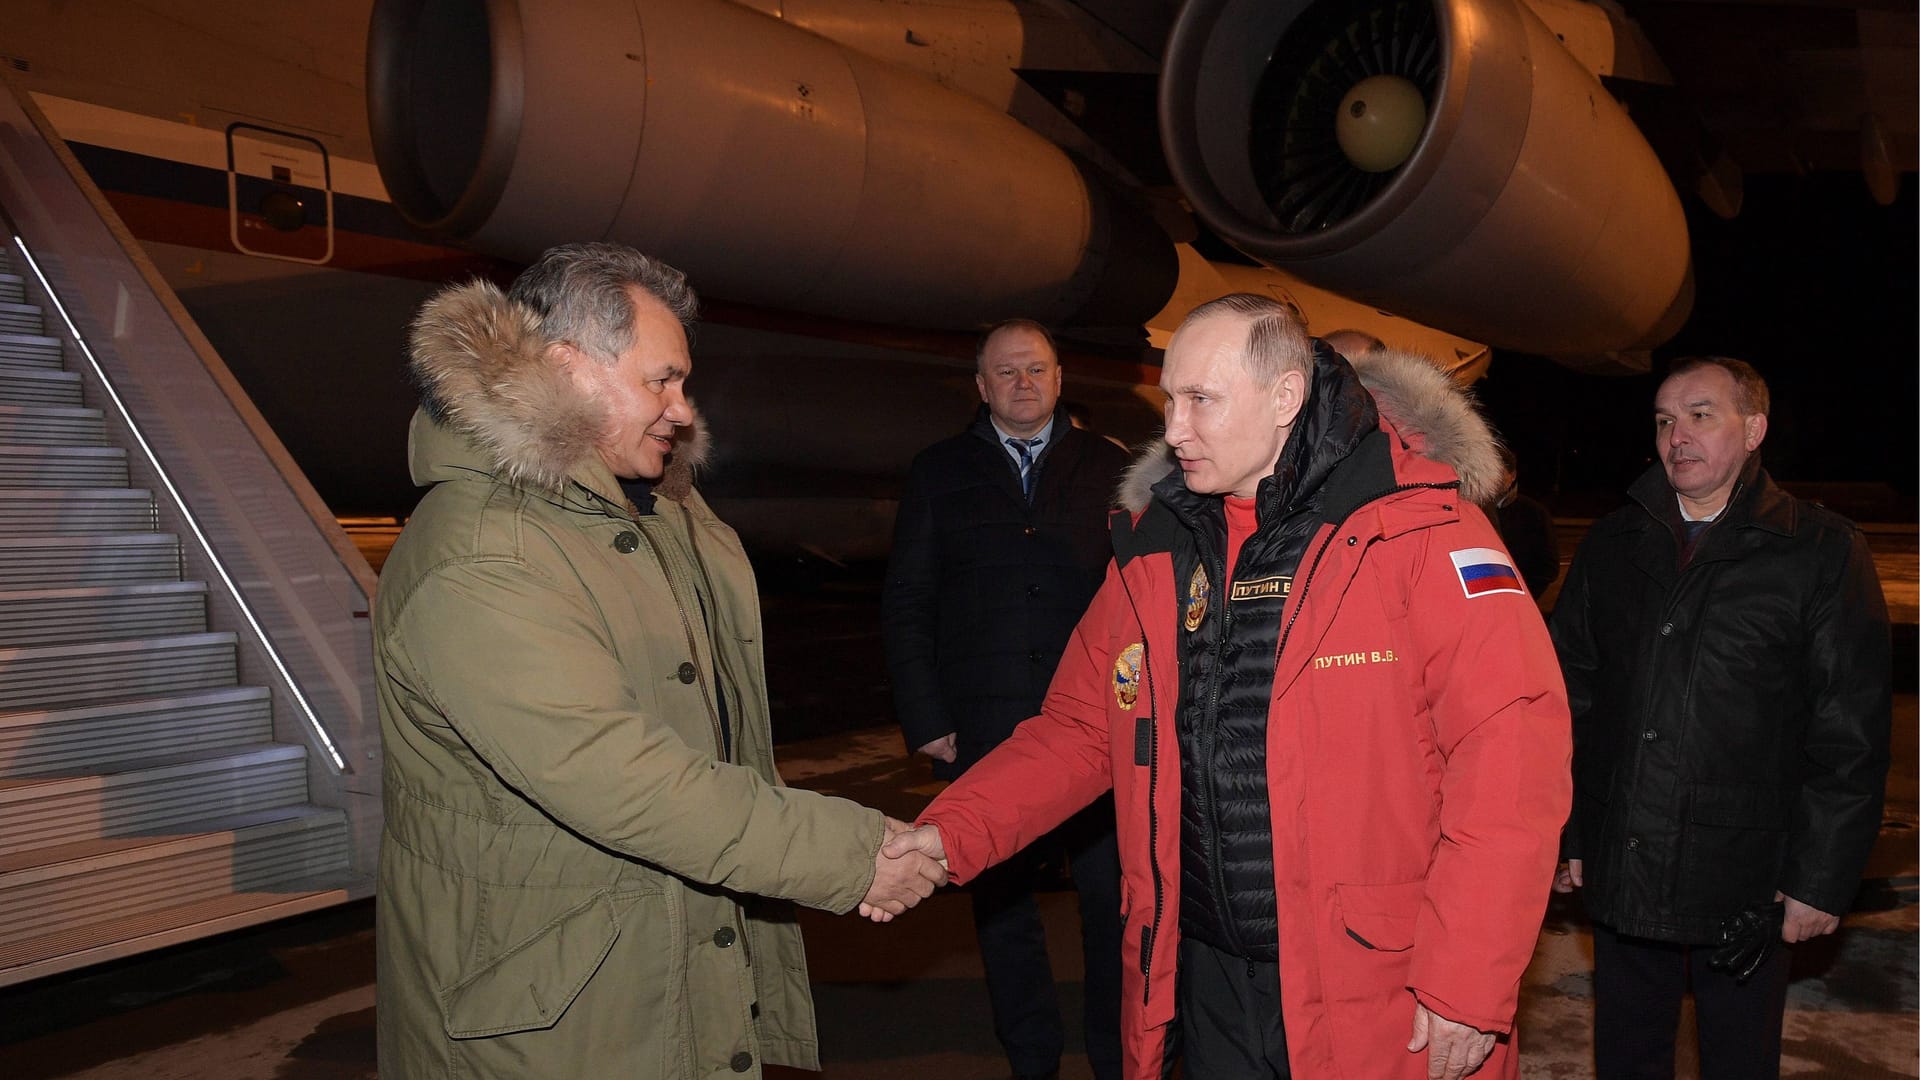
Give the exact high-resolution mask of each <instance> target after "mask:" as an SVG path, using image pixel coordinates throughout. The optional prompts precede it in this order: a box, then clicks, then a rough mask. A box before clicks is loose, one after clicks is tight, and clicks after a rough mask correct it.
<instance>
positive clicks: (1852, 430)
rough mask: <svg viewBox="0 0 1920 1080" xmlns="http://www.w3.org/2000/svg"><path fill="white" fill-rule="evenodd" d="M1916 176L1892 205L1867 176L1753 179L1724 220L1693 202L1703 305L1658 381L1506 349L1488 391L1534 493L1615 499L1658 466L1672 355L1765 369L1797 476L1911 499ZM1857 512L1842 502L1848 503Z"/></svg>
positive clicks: (1776, 423) (1773, 425)
mask: <svg viewBox="0 0 1920 1080" xmlns="http://www.w3.org/2000/svg"><path fill="white" fill-rule="evenodd" d="M1917 186H1920V185H1916V183H1915V178H1914V177H1913V176H1912V175H1908V176H1906V177H1905V178H1904V183H1903V184H1902V187H1901V192H1900V197H1899V199H1898V200H1897V201H1896V202H1895V203H1894V205H1893V206H1891V207H1880V206H1877V205H1875V204H1874V202H1873V201H1872V199H1871V198H1869V197H1868V195H1867V191H1866V185H1865V183H1864V182H1863V181H1862V180H1861V178H1860V176H1859V174H1858V173H1814V174H1810V175H1807V176H1804V177H1796V176H1754V177H1748V179H1747V187H1746V204H1745V207H1744V208H1743V210H1742V212H1741V214H1740V216H1739V217H1738V218H1736V219H1735V220H1733V221H1722V220H1720V219H1718V218H1716V217H1714V216H1713V215H1711V214H1710V213H1707V212H1706V211H1705V210H1703V209H1701V208H1700V207H1699V206H1697V205H1693V204H1692V200H1688V201H1689V203H1690V205H1689V206H1688V225H1689V228H1690V229H1691V230H1692V235H1693V250H1694V259H1695V263H1694V276H1695V285H1696V299H1695V303H1694V309H1693V315H1692V317H1691V318H1690V319H1689V320H1688V322H1687V325H1686V326H1685V327H1684V328H1683V329H1682V330H1681V332H1680V334H1679V335H1678V336H1677V337H1676V338H1675V339H1674V340H1673V341H1672V342H1670V343H1668V344H1667V345H1665V346H1662V347H1661V348H1660V349H1658V350H1656V351H1655V353H1654V372H1655V373H1654V374H1653V375H1648V376H1635V377H1623V378H1601V377H1595V376H1591V375H1584V374H1579V373H1576V372H1572V371H1568V370H1565V369H1563V368H1560V367H1557V366H1555V365H1554V364H1551V363H1547V362H1543V361H1539V360H1537V359H1536V358H1534V357H1528V356H1520V355H1514V354H1496V355H1495V359H1494V364H1493V367H1492V371H1491V373H1490V374H1489V376H1488V378H1487V379H1486V380H1485V381H1484V382H1482V383H1481V385H1480V392H1481V394H1482V397H1483V399H1484V400H1485V402H1486V404H1487V410H1488V412H1489V413H1490V414H1491V415H1492V416H1493V418H1494V420H1495V422H1496V423H1497V424H1498V425H1499V426H1500V428H1501V430H1502V431H1503V432H1504V433H1505V435H1506V437H1507V439H1508V441H1509V442H1510V443H1511V444H1512V445H1513V446H1514V448H1515V450H1516V451H1517V452H1518V453H1519V454H1520V457H1521V470H1522V472H1521V475H1522V478H1523V481H1524V484H1525V487H1526V490H1527V491H1528V493H1529V494H1533V495H1535V496H1536V497H1540V498H1543V499H1545V500H1546V501H1548V502H1549V503H1551V504H1554V505H1555V508H1556V510H1559V511H1560V512H1563V513H1569V512H1571V513H1580V512H1583V511H1584V510H1586V509H1587V508H1590V507H1593V506H1596V505H1599V506H1604V505H1606V504H1607V503H1608V502H1609V501H1613V500H1617V497H1618V493H1619V492H1620V491H1621V489H1622V488H1624V487H1625V486H1626V484H1627V483H1628V482H1630V481H1631V480H1632V479H1633V478H1634V477H1635V476H1636V475H1638V474H1639V472H1640V470H1642V469H1644V468H1645V467H1646V466H1647V465H1648V464H1649V463H1650V462H1651V461H1652V456H1651V455H1652V421H1651V403H1652V400H1653V392H1654V389H1655V388H1656V387H1657V386H1658V384H1659V378H1658V374H1659V372H1660V371H1661V370H1662V369H1663V367H1664V365H1665V363H1666V362H1667V361H1669V360H1670V359H1671V358H1673V357H1677V356H1683V355H1687V354H1691V353H1719V354H1722V355H1727V356H1735V357H1739V358H1740V359H1743V360H1746V361H1748V362H1749V363H1752V364H1753V365H1754V366H1755V367H1757V368H1759V369H1760V372H1761V374H1763V375H1765V376H1766V378H1767V381H1768V383H1769V385H1770V387H1771V389H1772V391H1773V411H1772V417H1771V420H1770V424H1769V434H1768V436H1767V441H1766V444H1765V449H1764V451H1763V452H1764V454H1765V460H1766V463H1767V467H1768V469H1769V470H1770V471H1771V472H1772V473H1773V475H1774V476H1775V477H1776V478H1777V479H1781V480H1786V481H1812V482H1820V483H1832V482H1880V483H1885V484H1888V485H1891V486H1892V487H1893V488H1894V489H1895V490H1896V491H1897V492H1899V493H1900V494H1902V495H1905V496H1912V495H1913V494H1914V491H1915V481H1916V471H1917V470H1916V461H1917V460H1920V439H1917V438H1916V414H1917V413H1920V382H1917V381H1916V371H1920V329H1917V326H1920V324H1917V323H1916V307H1917V306H1920V305H1917V302H1916V301H1917V299H1920V274H1917V273H1916V231H1917V230H1920V221H1917V220H1916V214H1915V207H1916V197H1915V191H1916V187H1917ZM1842 509H1844V508H1842Z"/></svg>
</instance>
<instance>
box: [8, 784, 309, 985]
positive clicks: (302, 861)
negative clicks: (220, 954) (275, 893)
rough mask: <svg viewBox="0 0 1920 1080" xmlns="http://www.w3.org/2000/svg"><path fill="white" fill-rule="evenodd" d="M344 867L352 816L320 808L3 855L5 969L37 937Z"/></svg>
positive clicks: (266, 887)
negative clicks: (20, 947)
mask: <svg viewBox="0 0 1920 1080" xmlns="http://www.w3.org/2000/svg"><path fill="white" fill-rule="evenodd" d="M346 869H347V829H346V817H345V815H344V814H342V813H341V812H340V811H338V810H329V809H323V808H321V807H317V806H287V807H279V808H276V809H272V810H259V811H254V812H252V813H247V814H237V815H233V816H231V817H226V818H221V819H214V820H208V821H202V822H198V823H196V824H195V825H193V826H191V827H190V828H188V829H183V830H181V831H178V832H174V833H169V834H165V835H158V836H139V837H113V838H106V839H97V840H86V841H81V842H78V843H73V844H63V845H61V846H59V847H51V848H39V849H36V850H34V851H29V852H22V853H17V854H13V855H7V856H0V967H10V966H16V965H17V964H19V963H20V962H21V958H19V957H17V956H13V955H9V954H10V953H11V952H12V950H11V949H10V948H9V947H11V946H18V945H21V944H23V943H25V942H27V941H29V940H31V939H34V938H42V937H47V936H49V935H55V934H64V933H70V932H72V931H75V930H78V929H79V928H81V927H85V926H89V925H92V924H94V923H100V922H105V921H107V920H111V919H121V918H126V917H127V916H129V915H131V914H134V913H137V912H142V911H151V910H154V909H156V908H165V907H178V906H181V905H185V904H195V903H204V902H207V901H210V900H214V899H216V898H219V897H222V896H228V895H231V894H233V893H244V892H266V891H272V890H274V889H276V888H278V887H281V886H283V885H286V884H290V883H293V882H309V881H312V880H313V879H315V878H319V877H322V876H323V875H332V876H333V877H334V878H336V879H338V878H340V877H344V876H345V873H346Z"/></svg>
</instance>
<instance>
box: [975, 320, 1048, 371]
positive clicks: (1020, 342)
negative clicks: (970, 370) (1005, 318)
mask: <svg viewBox="0 0 1920 1080" xmlns="http://www.w3.org/2000/svg"><path fill="white" fill-rule="evenodd" d="M1035 360H1039V361H1042V362H1043V363H1047V364H1055V363H1058V362H1059V361H1058V360H1057V359H1056V358H1055V357H1054V355H1053V349H1052V348H1050V347H1049V346H1048V345H1047V339H1046V338H1043V337H1041V336H1040V335H1039V334H1038V333H1037V332H1035V331H1033V330H1029V329H1027V328H1026V327H1024V326H1010V327H1007V328H1006V329H1004V330H1001V331H999V332H997V333H995V334H994V335H993V337H991V338H989V339H987V347H986V348H985V349H984V350H982V351H981V353H980V369H981V370H982V371H984V370H986V369H988V368H991V367H995V366H998V365H1001V364H1009V363H1011V364H1027V363H1031V362H1033V361H1035Z"/></svg>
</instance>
